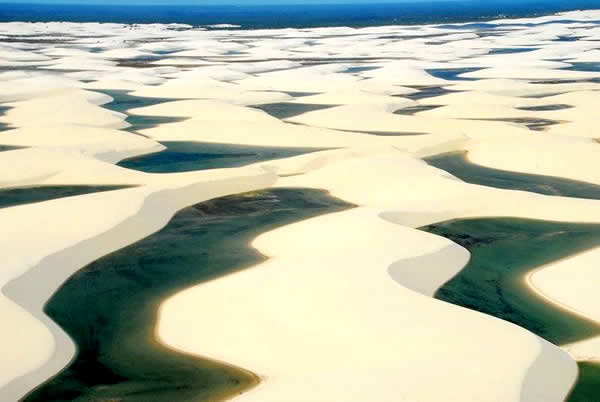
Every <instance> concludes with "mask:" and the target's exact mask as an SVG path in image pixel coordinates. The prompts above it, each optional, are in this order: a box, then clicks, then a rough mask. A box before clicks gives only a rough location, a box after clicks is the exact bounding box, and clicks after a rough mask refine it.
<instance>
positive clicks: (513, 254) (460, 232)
mask: <svg viewBox="0 0 600 402" xmlns="http://www.w3.org/2000/svg"><path fill="white" fill-rule="evenodd" d="M421 229H422V230H425V231H427V232H429V233H434V234H437V235H440V236H444V237H446V238H448V239H450V240H452V241H454V242H455V243H458V244H460V245H462V246H463V247H465V248H467V249H468V250H469V251H470V252H471V260H470V261H469V263H468V264H467V266H466V267H465V268H463V270H462V271H460V272H459V273H458V274H457V275H456V276H455V277H454V278H453V279H451V280H450V281H448V282H447V283H446V284H444V285H443V286H442V287H441V288H440V289H439V290H438V291H437V292H436V294H435V297H436V298H437V299H440V300H444V301H447V302H449V303H453V304H457V305H459V306H463V307H466V308H469V309H472V310H476V311H480V312H482V313H486V314H490V315H493V316H495V317H498V318H501V319H504V320H506V321H510V322H512V323H515V324H517V325H519V326H521V327H523V328H526V329H528V330H530V331H532V332H533V333H535V334H537V335H539V336H541V337H543V338H544V339H547V340H548V341H550V342H552V343H554V344H556V345H563V344H567V343H571V342H576V341H581V340H585V339H588V338H592V337H595V336H598V335H600V325H599V324H598V323H596V322H594V321H591V320H587V319H585V318H582V317H581V316H578V315H575V314H572V313H571V312H569V311H568V310H565V309H562V308H560V307H558V306H556V305H554V304H551V303H548V302H547V301H546V300H545V299H543V298H541V297H539V296H538V295H537V294H535V293H533V292H532V291H531V290H530V289H529V288H528V286H527V285H526V283H525V278H526V276H527V274H528V273H530V272H532V271H533V270H534V269H535V268H537V267H539V266H541V265H544V264H547V263H550V262H552V261H556V260H559V259H561V258H565V257H568V256H571V255H574V254H576V253H579V252H582V251H585V250H588V249H591V248H594V247H598V246H600V225H593V224H575V223H558V222H547V221H536V220H526V219H511V218H481V219H463V220H452V221H448V222H442V223H438V224H434V225H429V226H426V227H423V228H421ZM579 367H580V374H579V379H578V381H577V383H576V386H575V388H574V389H573V390H572V392H571V395H570V397H569V399H568V401H569V402H583V401H585V402H591V401H597V400H598V399H597V398H596V397H593V398H591V399H590V397H591V395H595V396H597V395H600V365H598V364H596V363H579Z"/></svg>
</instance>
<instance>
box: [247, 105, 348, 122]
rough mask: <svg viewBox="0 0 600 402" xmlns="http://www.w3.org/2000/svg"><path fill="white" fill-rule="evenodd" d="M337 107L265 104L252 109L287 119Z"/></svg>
mask: <svg viewBox="0 0 600 402" xmlns="http://www.w3.org/2000/svg"><path fill="white" fill-rule="evenodd" d="M335 106H338V105H319V104H310V103H291V102H279V103H267V104H264V105H255V106H252V107H253V108H256V109H260V110H262V111H264V112H265V113H267V114H269V115H271V116H273V117H276V118H278V119H287V118H290V117H294V116H299V115H301V114H303V113H308V112H314V111H316V110H324V109H330V108H332V107H335Z"/></svg>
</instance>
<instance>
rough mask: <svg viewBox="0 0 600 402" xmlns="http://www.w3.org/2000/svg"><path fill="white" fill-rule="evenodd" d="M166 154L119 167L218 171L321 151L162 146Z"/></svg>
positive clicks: (199, 144) (196, 144)
mask: <svg viewBox="0 0 600 402" xmlns="http://www.w3.org/2000/svg"><path fill="white" fill-rule="evenodd" d="M162 144H163V145H164V146H166V147H167V149H166V150H164V151H161V152H156V153H153V154H148V155H142V156H138V157H135V158H131V159H126V160H124V161H121V162H120V163H119V166H122V167H125V168H128V169H134V170H139V171H142V172H149V173H176V172H189V171H194V170H204V169H220V168H230V167H239V166H244V165H249V164H251V163H255V162H262V161H268V160H273V159H281V158H287V157H291V156H296V155H302V154H304V153H309V152H315V151H321V150H322V149H318V148H283V147H255V146H251V145H235V144H214V143H206V142H187V141H182V142H175V141H173V142H163V143H162Z"/></svg>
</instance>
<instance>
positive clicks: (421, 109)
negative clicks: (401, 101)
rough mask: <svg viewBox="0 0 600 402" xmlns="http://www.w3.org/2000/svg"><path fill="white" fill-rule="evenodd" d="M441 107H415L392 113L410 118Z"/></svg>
mask: <svg viewBox="0 0 600 402" xmlns="http://www.w3.org/2000/svg"><path fill="white" fill-rule="evenodd" d="M442 106H443V105H417V106H410V107H405V108H402V109H398V110H396V111H394V114H400V115H405V116H412V115H414V114H415V113H419V112H425V111H427V110H433V109H437V108H439V107H442Z"/></svg>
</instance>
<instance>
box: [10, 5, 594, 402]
mask: <svg viewBox="0 0 600 402" xmlns="http://www.w3.org/2000/svg"><path fill="white" fill-rule="evenodd" d="M599 15H600V14H599V13H598V12H597V11H586V12H573V13H569V14H565V15H555V16H547V17H540V18H532V19H519V20H499V21H492V22H490V23H489V24H486V25H485V26H486V28H485V29H484V28H478V27H477V26H472V25H471V24H464V25H460V24H459V25H456V26H454V27H449V26H435V25H431V26H419V27H408V26H388V27H366V28H346V27H336V28H314V29H303V30H297V29H280V30H253V31H244V30H225V31H219V30H203V29H191V27H189V26H184V25H161V24H138V25H133V26H129V25H125V24H94V23H89V24H88V23H86V24H76V23H60V22H54V23H45V24H32V23H2V24H0V35H2V36H3V37H4V36H5V37H8V38H11V41H10V42H7V43H6V44H5V43H3V44H2V45H1V46H0V58H2V65H3V66H5V67H10V68H11V69H12V70H10V71H3V72H2V73H0V102H2V103H1V104H0V124H1V127H0V128H2V129H3V130H4V131H2V132H0V151H2V152H0V190H2V191H10V190H15V189H28V188H32V189H34V188H35V189H39V188H43V187H48V186H123V187H127V188H121V189H118V190H114V191H103V192H96V193H92V194H86V195H77V196H70V197H63V198H57V199H52V200H48V201H39V202H35V203H30V204H26V205H17V206H10V207H6V208H2V209H0V221H2V223H3V225H2V226H1V227H0V239H1V241H0V254H1V255H3V256H4V257H5V261H4V262H5V263H4V264H3V267H2V269H0V287H1V289H2V296H1V297H0V317H2V320H3V322H9V323H10V326H11V328H13V329H14V330H12V331H4V333H2V335H0V355H2V356H3V357H4V358H3V359H2V363H0V399H2V400H7V401H8V400H10V401H12V400H17V399H19V398H21V397H23V396H24V395H26V394H27V393H28V392H29V391H31V390H32V389H33V388H35V387H36V386H38V385H39V384H40V383H42V382H44V381H45V380H46V379H48V378H49V377H51V376H53V375H54V374H56V373H57V372H58V371H59V370H61V369H63V368H64V367H65V366H66V365H67V364H69V361H70V359H71V358H72V357H73V354H74V353H75V352H76V347H75V345H74V344H73V342H72V341H71V340H70V339H69V337H68V336H67V335H66V334H65V333H64V332H63V330H62V329H61V328H60V327H58V326H57V325H56V323H54V322H53V321H51V320H50V319H49V318H48V317H47V316H46V315H45V314H44V313H43V308H44V304H45V303H46V301H47V300H48V298H49V297H51V296H52V294H53V292H55V291H56V289H57V288H58V287H59V286H60V285H61V283H63V282H64V281H65V280H66V279H68V278H69V276H71V275H73V274H74V273H76V272H77V271H78V270H79V269H81V268H82V267H84V266H85V265H86V264H88V263H90V262H92V261H94V260H96V259H98V258H101V257H102V256H105V255H107V254H109V253H111V252H114V251H115V250H118V249H120V248H122V247H124V246H127V245H129V244H131V243H134V242H136V241H138V240H140V239H142V238H144V237H146V236H148V235H150V234H152V233H154V232H156V231H157V230H159V229H160V228H162V227H163V226H164V225H165V224H167V222H168V221H169V219H170V218H171V217H172V216H173V215H174V214H175V213H176V212H177V211H178V210H180V209H182V208H184V207H187V206H190V205H194V204H197V203H200V202H202V201H206V200H211V199H214V198H218V197H222V196H226V195H230V194H236V193H242V192H247V191H254V190H259V189H264V188H269V187H275V188H288V187H291V188H296V189H302V188H305V189H324V190H327V191H329V193H330V194H331V196H333V197H337V198H339V199H341V200H343V201H345V202H348V203H352V204H354V205H355V207H354V208H352V209H349V210H347V211H344V212H337V213H334V214H330V215H323V216H319V217H316V218H310V219H307V220H304V221H300V222H297V223H293V224H290V225H287V226H282V227H279V228H277V229H274V230H271V231H268V232H266V233H259V234H257V237H255V238H254V239H253V240H252V242H251V246H252V247H254V248H255V249H256V250H257V251H258V252H260V253H262V254H263V255H264V256H266V257H268V259H267V260H266V261H264V262H262V263H260V264H259V265H257V266H254V267H252V268H249V269H247V270H244V271H241V272H237V273H235V274H231V275H228V276H225V277H221V278H217V279H214V280H212V281H210V282H207V283H204V284H202V285H198V286H191V285H195V284H190V286H191V287H189V288H188V289H186V290H184V291H182V292H180V293H177V294H174V295H171V296H170V297H169V298H168V299H166V300H164V302H163V303H162V305H161V308H160V314H159V316H158V317H157V322H156V328H155V336H156V338H157V339H158V340H159V341H160V342H161V343H162V344H164V345H166V346H168V347H170V348H173V349H176V350H178V351H180V352H184V353H188V354H191V355H198V356H204V357H208V358H212V359H218V360H222V361H224V362H227V363H230V364H233V365H237V366H239V367H243V368H244V369H246V370H249V371H251V372H254V373H256V374H257V375H258V376H260V378H261V380H262V381H261V382H260V384H259V385H258V386H257V387H256V388H254V389H251V390H249V391H248V392H246V393H244V394H242V395H239V396H237V397H236V398H235V399H236V400H245V401H307V400H311V401H332V400H337V401H358V400H361V401H364V400H374V401H392V400H393V401H398V400H402V401H432V402H433V401H439V400H448V401H464V400H468V401H481V402H487V401H489V402H492V401H494V402H495V401H503V402H504V401H526V402H535V401H540V402H548V401H561V400H564V399H565V398H566V396H567V394H568V392H569V390H570V389H571V387H572V385H573V384H574V382H575V381H576V377H577V366H576V364H575V360H599V356H600V340H599V339H598V338H592V339H586V340H584V341H582V342H579V343H577V344H571V345H565V346H564V348H563V349H561V348H559V347H557V346H555V345H552V344H550V343H548V342H546V341H545V340H543V339H542V338H540V337H538V336H536V335H534V334H532V333H530V332H528V331H526V330H525V329H523V328H520V327H518V326H516V325H514V324H510V323H508V322H506V321H502V320H499V319H497V318H493V317H491V316H487V315H484V314H481V313H478V312H476V311H471V310H468V309H464V308H460V307H457V306H454V305H450V304H447V303H444V302H441V301H439V300H436V299H434V298H433V297H432V296H433V295H434V294H435V292H436V290H438V289H439V288H440V287H441V286H442V285H444V284H445V283H446V282H447V281H448V280H450V279H451V278H453V277H454V276H455V275H456V274H457V273H459V272H460V271H461V270H462V269H463V267H464V266H465V265H466V264H467V262H468V260H469V252H468V251H467V250H466V249H463V248H462V247H460V246H458V245H457V244H455V243H453V242H451V241H450V240H447V239H445V238H442V237H438V236H434V235H431V234H428V233H425V232H422V231H419V230H416V229H415V228H418V227H420V226H423V225H427V224H431V223H436V222H441V221H445V220H449V219H458V218H470V217H521V218H530V219H541V220H551V221H562V222H587V223H600V214H599V211H600V201H597V200H588V199H578V198H570V197H555V196H545V195H540V194H535V193H531V192H525V191H513V190H501V189H497V188H492V187H486V186H482V185H474V184H468V183H465V182H463V181H461V180H459V179H457V178H456V177H454V176H452V175H451V174H449V173H448V172H445V171H443V170H440V169H436V168H434V167H432V166H429V165H428V164H427V163H425V162H424V161H422V160H421V158H423V157H426V156H431V155H437V154H441V153H445V152H451V151H466V152H467V157H468V159H469V160H470V161H471V162H473V163H475V164H479V165H482V166H487V167H491V168H495V169H502V170H508V171H512V172H523V173H530V174H536V175H545V176H554V177H559V178H563V179H571V180H579V181H585V182H588V183H595V184H600V173H599V172H600V166H599V162H598V161H599V160H600V158H599V156H600V154H599V152H600V145H599V144H597V143H596V142H595V141H594V139H596V138H597V137H600V135H598V134H597V131H596V127H597V123H598V122H597V120H598V117H597V113H596V108H597V103H598V102H597V101H598V93H599V92H598V89H599V88H600V84H599V83H598V79H599V78H600V73H599V72H598V71H590V69H589V67H586V69H587V70H586V71H584V70H583V69H582V66H581V65H579V64H578V63H579V62H595V61H597V60H598V57H597V56H598V55H597V49H596V48H597V40H598V38H600V33H599V32H600V31H599V29H600V28H598V27H595V25H597V22H595V21H596V20H597V19H598V16H599ZM507 24H509V25H507ZM511 24H512V25H511ZM591 25H593V26H594V27H590V26H591ZM215 28H218V27H215ZM24 37H26V38H28V42H25V41H22V42H21V41H19V38H24ZM564 38H568V39H569V41H568V42H565V41H564ZM29 42H30V43H29ZM142 67H143V68H142ZM592 70H593V69H592ZM109 90H124V91H127V92H128V98H127V99H128V100H127V101H125V105H124V107H123V109H122V110H125V111H126V113H120V112H114V111H111V110H109V109H108V108H106V107H104V106H106V105H107V104H108V103H110V102H111V101H113V99H112V98H111V97H110V96H109V95H107V94H104V93H103V92H102V91H109ZM113 95H114V93H113ZM115 96H116V95H115ZM153 98H161V99H162V100H166V101H165V102H162V103H157V104H152V105H150V106H148V103H144V102H150V103H152V101H153V100H154V99H153ZM136 100H137V101H138V102H139V103H136ZM127 102H129V103H127ZM140 105H141V107H140ZM143 105H146V106H143ZM273 105H275V106H273ZM307 105H308V106H307ZM316 106H318V107H316ZM321 106H327V108H321ZM329 106H331V107H329ZM269 107H272V108H277V107H280V108H284V109H285V108H288V109H285V110H287V111H288V112H289V111H290V110H291V111H292V112H290V114H289V115H288V116H289V117H280V118H278V117H275V116H273V115H270V114H269V113H267V112H268V111H270V113H271V114H274V113H273V111H272V110H273V109H269ZM294 108H295V109H294ZM303 108H305V109H303ZM261 109H262V110H261ZM119 110H121V109H119ZM153 118H156V119H155V121H156V122H157V123H156V124H155V125H146V126H143V125H142V127H141V128H140V129H137V126H136V133H133V132H130V131H124V130H123V129H125V128H128V127H130V123H129V122H128V120H129V121H132V122H133V121H135V119H138V120H140V119H141V120H144V119H146V120H145V121H152V119H153ZM540 121H541V122H542V123H543V124H542V126H541V127H540V126H539V122H540ZM536 122H537V124H538V125H537V126H536V125H535V124H536ZM132 124H134V123H132ZM536 130H537V131H536ZM169 141H192V142H197V143H211V144H213V145H214V144H230V145H231V144H234V145H252V146H261V147H268V146H270V147H289V148H292V147H296V148H311V149H312V150H313V152H309V153H304V154H302V155H299V156H294V157H289V158H285V159H277V160H270V161H266V162H259V163H255V164H253V165H250V166H245V167H240V168H229V169H212V170H203V171H191V172H186V173H161V174H152V173H143V172H141V171H136V170H132V169H126V168H123V167H119V166H116V163H117V162H119V161H121V160H123V159H126V158H130V157H134V156H140V155H144V154H149V153H153V152H160V151H162V150H164V149H165V145H163V144H161V143H163V142H165V143H167V145H166V146H167V147H168V142H169ZM199 146H201V145H199ZM11 147H24V149H16V150H12V149H11ZM157 155H160V154H157ZM157 160H158V161H160V158H157ZM157 163H160V162H157ZM223 241H226V239H224V240H223ZM597 254H598V250H597V249H596V250H589V251H587V252H585V253H582V254H580V255H576V256H572V257H571V258H569V259H565V260H563V261H555V262H553V263H551V264H548V265H545V266H541V267H538V269H537V270H536V272H535V273H534V274H532V275H531V276H530V277H529V284H530V286H531V287H532V290H533V291H535V292H538V293H539V294H540V295H541V296H542V297H546V298H547V299H548V300H549V301H551V302H554V303H558V304H561V305H562V306H565V307H566V308H568V309H570V310H572V311H574V312H576V313H577V314H580V315H582V316H585V317H587V318H589V319H591V320H596V321H597V320H598V319H599V318H598V311H597V304H598V303H597V297H596V292H595V289H594V287H593V284H594V283H595V280H596V279H597V278H596V276H597V273H596V272H595V270H594V264H593V263H594V261H595V259H597Z"/></svg>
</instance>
